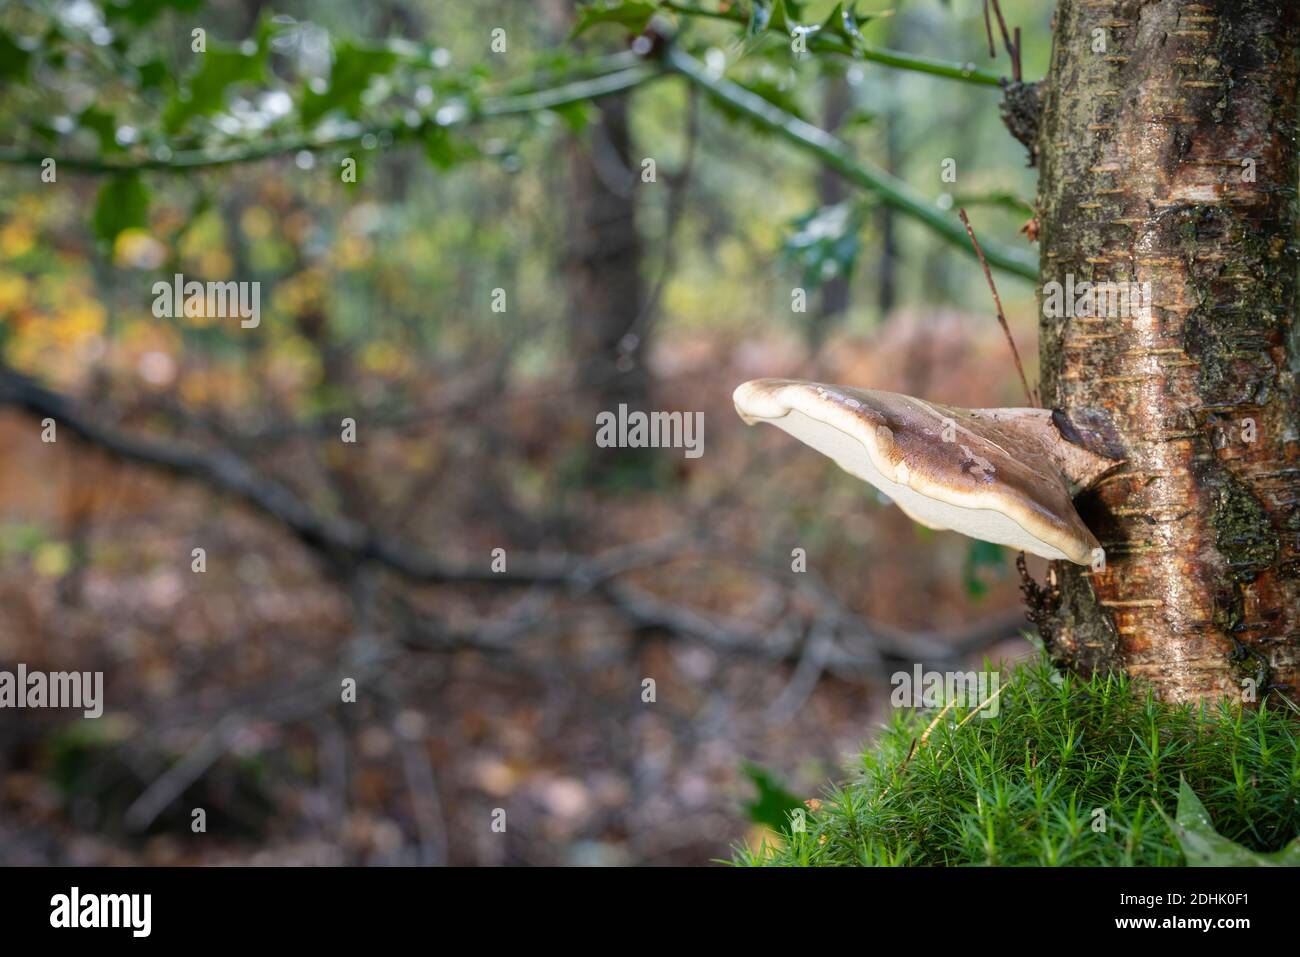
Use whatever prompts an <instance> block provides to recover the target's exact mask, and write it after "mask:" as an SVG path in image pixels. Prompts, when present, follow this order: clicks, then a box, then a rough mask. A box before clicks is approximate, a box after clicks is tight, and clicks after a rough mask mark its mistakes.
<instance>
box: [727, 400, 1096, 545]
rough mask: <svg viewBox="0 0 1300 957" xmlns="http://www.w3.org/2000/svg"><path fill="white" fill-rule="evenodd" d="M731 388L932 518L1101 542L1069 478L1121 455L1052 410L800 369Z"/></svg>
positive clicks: (1081, 479) (998, 531)
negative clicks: (923, 394)
mask: <svg viewBox="0 0 1300 957" xmlns="http://www.w3.org/2000/svg"><path fill="white" fill-rule="evenodd" d="M733 398H734V400H735V403H736V411H737V412H738V413H739V414H740V417H741V418H742V419H744V420H745V422H747V423H748V424H750V425H753V424H754V423H755V422H769V423H771V424H772V425H775V426H777V427H778V428H780V429H782V430H783V431H785V432H788V433H790V434H791V435H793V436H794V437H795V438H797V439H799V441H801V442H803V443H804V444H806V445H810V446H812V447H813V448H814V449H816V450H817V451H819V452H821V453H822V454H823V455H826V456H828V457H829V458H831V459H832V460H834V461H835V463H836V464H837V465H839V467H840V468H842V469H844V470H845V471H846V472H848V473H849V474H851V475H854V476H857V477H858V478H860V479H862V480H863V481H865V482H869V483H870V484H872V485H874V486H875V487H876V488H878V489H880V490H881V491H882V492H884V493H885V495H887V496H888V497H889V498H890V499H891V500H892V501H893V502H894V503H895V504H896V505H898V507H899V508H901V509H902V510H903V511H904V512H905V513H906V514H907V515H908V516H909V517H910V518H912V519H913V520H914V521H917V522H919V523H921V524H922V525H925V526H927V527H929V528H934V529H951V530H952V531H955V532H960V533H962V534H963V535H969V536H970V537H971V538H978V539H981V540H983V541H986V542H993V543H996V544H999V545H1007V546H1010V547H1011V548H1017V549H1022V550H1024V551H1026V552H1030V553H1031V554H1034V555H1040V556H1042V557H1043V558H1049V559H1066V560H1069V561H1072V562H1076V563H1078V564H1081V565H1086V564H1089V563H1090V562H1092V560H1093V557H1094V554H1095V552H1094V550H1095V549H1098V548H1100V545H1099V543H1098V541H1097V539H1096V537H1095V536H1094V535H1093V534H1092V532H1091V531H1089V529H1088V527H1087V526H1086V525H1085V524H1084V523H1083V520H1082V519H1081V518H1080V517H1079V513H1078V512H1076V511H1075V508H1074V503H1073V502H1072V501H1071V485H1074V486H1075V487H1076V488H1078V487H1086V486H1087V485H1088V484H1090V483H1091V482H1093V481H1095V480H1096V479H1097V478H1098V477H1099V476H1100V475H1102V474H1104V473H1105V472H1107V471H1109V470H1110V469H1112V468H1114V467H1115V465H1117V464H1118V463H1117V462H1115V461H1114V460H1112V459H1108V458H1105V457H1103V456H1100V455H1096V454H1094V453H1093V452H1091V451H1089V450H1087V449H1085V448H1083V447H1082V446H1080V445H1077V444H1074V443H1072V442H1070V441H1069V440H1068V439H1067V438H1066V437H1065V436H1064V435H1062V433H1061V431H1060V429H1059V428H1058V426H1057V424H1056V422H1055V420H1054V417H1053V413H1052V412H1051V411H1050V410H1048V409H961V408H956V407H950V406H943V405H937V404H935V403H932V402H926V401H925V400H923V399H917V398H913V397H912V396H908V395H899V394H898V393H895V392H880V391H874V390H869V389H854V388H849V387H847V386H837V385H823V384H821V383H817V382H801V381H797V380H792V379H755V380H753V381H751V382H746V383H744V384H743V385H741V386H740V387H739V388H738V389H736V391H735V394H734V396H733Z"/></svg>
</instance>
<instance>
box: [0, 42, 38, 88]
mask: <svg viewBox="0 0 1300 957" xmlns="http://www.w3.org/2000/svg"><path fill="white" fill-rule="evenodd" d="M31 58H32V55H31V53H29V52H28V51H26V50H24V49H23V48H22V47H20V46H19V45H18V44H17V43H15V42H14V41H13V39H12V38H11V37H10V36H9V34H7V33H5V32H4V31H3V30H0V77H4V78H5V79H6V80H23V79H26V77H27V63H28V61H29V60H31Z"/></svg>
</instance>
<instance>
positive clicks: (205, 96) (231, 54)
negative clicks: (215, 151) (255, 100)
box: [163, 44, 266, 133]
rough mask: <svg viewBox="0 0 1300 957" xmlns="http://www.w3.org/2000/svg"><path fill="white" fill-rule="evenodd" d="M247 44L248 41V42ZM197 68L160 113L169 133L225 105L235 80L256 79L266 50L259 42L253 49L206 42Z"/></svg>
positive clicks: (263, 65)
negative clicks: (227, 91) (227, 92)
mask: <svg viewBox="0 0 1300 957" xmlns="http://www.w3.org/2000/svg"><path fill="white" fill-rule="evenodd" d="M250 45H251V44H250ZM195 56H198V57H202V63H201V65H200V66H199V68H198V70H197V71H196V72H195V73H194V74H193V75H192V76H191V77H190V79H189V82H188V83H186V84H185V85H184V86H182V87H181V89H179V90H178V91H177V92H176V95H175V96H173V97H172V100H171V102H170V103H168V105H167V109H166V111H165V112H164V114H163V125H164V127H165V128H166V129H167V132H169V133H175V132H177V131H178V130H180V129H181V128H182V127H183V126H184V125H185V124H186V123H187V122H189V120H190V119H191V118H193V117H196V116H208V115H210V114H212V113H216V112H219V111H220V110H221V109H223V108H224V107H225V105H226V90H227V88H228V87H231V86H233V85H235V84H237V83H260V82H261V81H262V79H263V78H264V75H265V72H266V54H265V51H264V48H263V47H261V46H258V47H256V49H253V50H244V49H241V48H240V47H232V46H216V45H210V46H209V47H208V50H207V52H205V53H196V54H195Z"/></svg>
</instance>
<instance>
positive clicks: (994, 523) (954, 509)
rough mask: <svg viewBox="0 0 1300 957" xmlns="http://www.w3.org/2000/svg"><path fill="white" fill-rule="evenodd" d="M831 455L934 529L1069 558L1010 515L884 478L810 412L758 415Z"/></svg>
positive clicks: (853, 442)
mask: <svg viewBox="0 0 1300 957" xmlns="http://www.w3.org/2000/svg"><path fill="white" fill-rule="evenodd" d="M762 418H763V421H764V422H770V423H771V424H772V425H775V426H777V427H778V428H779V429H781V430H782V431H784V432H788V433H789V434H790V435H793V436H794V437H795V438H796V439H798V440H799V441H800V442H803V443H804V444H805V445H807V446H810V447H811V448H814V449H816V450H817V451H818V452H820V453H822V455H825V456H826V457H827V458H829V459H831V460H832V461H833V462H835V464H836V465H838V466H839V467H840V468H842V469H843V470H844V471H846V472H848V473H849V474H850V475H853V476H856V477H857V478H860V479H862V481H864V482H868V483H870V484H871V485H874V486H875V487H876V488H878V489H880V491H882V492H884V493H885V494H886V495H887V496H889V498H890V499H891V500H892V501H893V502H894V503H895V504H896V505H898V507H899V508H901V509H902V510H903V511H904V512H905V513H906V514H907V515H908V516H909V517H910V518H912V519H913V520H914V521H917V522H920V523H921V524H922V525H926V526H929V527H930V528H934V529H951V530H952V531H955V532H960V533H961V534H963V535H969V536H970V537H971V538H978V539H980V540H981V541H985V542H993V543H994V544H996V545H1007V546H1010V547H1011V548H1015V549H1020V550H1023V551H1026V552H1029V553H1030V554H1032V555H1038V556H1041V557H1042V558H1050V559H1065V560H1067V561H1068V560H1069V556H1067V555H1066V554H1065V553H1064V552H1062V551H1061V550H1060V549H1059V548H1057V547H1056V546H1054V545H1050V544H1048V543H1047V542H1044V541H1043V540H1042V539H1040V538H1037V537H1035V536H1034V535H1032V534H1030V533H1029V532H1027V531H1026V530H1025V529H1024V527H1023V526H1021V525H1020V523H1019V522H1017V521H1016V520H1015V519H1012V518H1008V517H1007V516H1006V515H1003V514H1002V513H1001V512H995V511H993V510H992V509H988V508H962V507H961V506H959V505H949V504H948V503H947V502H940V501H938V500H937V499H933V498H929V497H928V496H925V495H922V494H921V493H920V492H917V491H915V490H913V489H911V488H909V487H908V486H906V485H902V484H900V483H898V482H895V481H894V480H892V479H889V478H886V477H885V475H884V473H882V472H881V471H880V469H878V468H877V467H876V463H875V462H873V461H872V460H871V454H870V453H869V452H868V451H867V449H866V446H864V445H863V444H862V443H861V442H860V441H858V440H857V439H855V438H853V437H852V436H851V435H848V434H846V433H844V432H841V431H840V430H839V429H837V428H835V427H833V426H830V425H827V424H826V423H825V422H819V421H818V420H816V419H814V418H812V417H811V416H808V415H805V414H804V413H802V412H799V411H796V410H794V409H791V410H790V411H789V412H788V413H786V414H785V415H783V416H781V417H780V418H766V417H762Z"/></svg>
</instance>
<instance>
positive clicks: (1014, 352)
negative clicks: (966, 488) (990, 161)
mask: <svg viewBox="0 0 1300 957" xmlns="http://www.w3.org/2000/svg"><path fill="white" fill-rule="evenodd" d="M957 213H958V215H959V216H961V221H962V225H964V226H965V227H966V235H968V236H969V237H970V241H971V245H972V246H974V247H975V255H976V256H978V257H979V260H980V265H981V266H983V267H984V278H985V279H987V280H988V284H989V289H990V291H992V293H993V305H994V306H995V307H997V310H998V322H999V323H1000V324H1001V325H1002V331H1003V333H1005V334H1006V337H1007V344H1008V345H1010V346H1011V357H1012V358H1013V359H1015V361H1016V372H1017V373H1019V374H1020V384H1021V385H1022V386H1024V388H1025V398H1026V399H1027V400H1028V401H1029V404H1030V405H1033V406H1036V405H1038V401H1037V399H1036V398H1035V396H1034V393H1033V391H1032V390H1031V389H1030V388H1029V380H1028V379H1026V378H1025V367H1024V366H1023V365H1021V364H1020V351H1019V350H1018V349H1017V348H1016V340H1015V339H1013V338H1012V337H1011V327H1010V326H1009V325H1007V317H1006V314H1005V313H1004V312H1003V311H1002V298H1001V297H1000V296H999V295H998V287H997V285H996V284H995V283H994V282H993V273H992V271H990V269H989V264H988V260H987V259H985V258H984V250H982V249H980V242H979V240H978V239H976V238H975V230H974V229H972V228H971V224H970V219H969V217H967V215H966V210H965V209H959V210H958V211H957Z"/></svg>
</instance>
